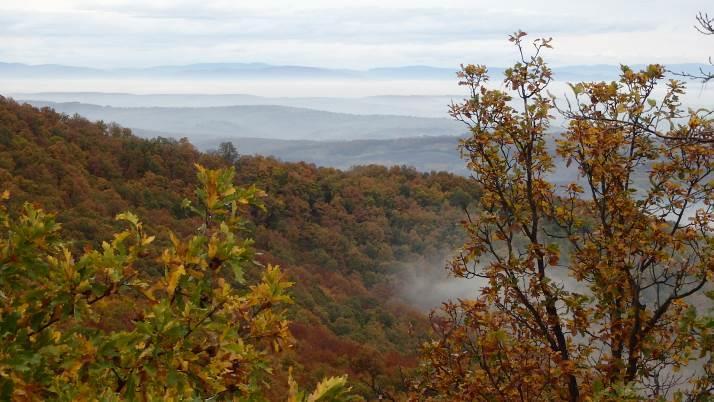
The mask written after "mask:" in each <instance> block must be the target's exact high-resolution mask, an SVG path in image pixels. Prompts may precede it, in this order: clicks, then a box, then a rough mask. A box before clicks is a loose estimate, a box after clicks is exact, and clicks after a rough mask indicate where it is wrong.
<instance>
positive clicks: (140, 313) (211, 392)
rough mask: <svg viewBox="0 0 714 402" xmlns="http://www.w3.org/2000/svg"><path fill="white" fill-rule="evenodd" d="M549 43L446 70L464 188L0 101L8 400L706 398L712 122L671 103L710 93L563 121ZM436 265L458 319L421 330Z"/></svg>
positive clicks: (617, 98) (398, 171) (593, 111)
mask: <svg viewBox="0 0 714 402" xmlns="http://www.w3.org/2000/svg"><path fill="white" fill-rule="evenodd" d="M698 23H699V24H700V25H701V26H700V28H701V29H702V30H703V32H709V33H714V31H713V30H712V29H711V28H712V25H711V24H712V19H711V18H709V17H708V16H706V15H705V14H701V15H700V18H699V19H698ZM707 30H709V31H707ZM554 43H557V42H554V41H553V40H552V39H550V38H538V39H533V38H532V37H530V36H527V35H526V34H525V33H523V32H520V31H519V32H516V33H514V34H513V35H511V36H510V37H509V42H508V46H511V47H513V55H514V59H515V63H514V64H513V65H512V66H511V67H509V68H507V69H505V70H504V72H503V80H502V81H501V78H500V77H501V75H500V74H498V75H494V74H492V73H490V72H489V68H487V67H486V66H484V65H474V64H468V65H463V66H462V69H461V71H459V72H458V74H457V77H456V79H457V80H458V82H459V85H460V86H461V88H462V89H463V90H464V91H463V93H464V100H463V101H461V102H454V103H453V104H452V105H451V106H450V107H449V111H448V114H449V116H450V117H451V118H452V119H453V120H454V121H456V122H459V125H460V127H462V128H463V130H464V132H466V133H467V135H466V136H464V137H463V138H462V139H461V141H460V142H459V144H458V147H457V146H456V144H455V146H454V149H453V152H454V154H459V155H460V157H461V158H462V160H463V164H464V166H465V167H466V169H467V171H468V174H467V175H455V174H451V173H446V172H439V171H431V172H422V171H418V170H416V169H414V168H412V167H409V166H391V167H386V166H380V165H376V164H375V165H365V166H356V167H352V168H350V169H344V170H339V169H335V168H330V167H321V166H316V165H314V164H310V163H305V162H295V163H289V162H284V161H280V160H278V159H275V158H272V157H266V156H257V155H252V156H251V155H241V143H240V141H235V143H233V142H222V143H221V144H220V146H218V147H217V148H216V149H212V150H210V151H206V152H202V151H199V150H198V149H197V148H196V147H195V146H194V145H192V144H191V142H189V141H188V140H187V139H186V138H183V139H174V138H167V137H163V136H155V137H153V138H141V137H139V136H136V135H135V134H134V133H132V130H130V129H128V128H124V127H122V126H120V125H118V124H116V123H106V122H104V121H96V122H95V121H90V120H88V119H86V118H84V117H82V116H80V115H72V116H70V115H67V114H61V113H58V112H56V111H55V110H53V109H52V108H49V107H43V108H37V107H33V106H31V105H29V104H27V103H21V102H17V101H15V100H13V99H11V98H9V97H0V199H1V200H0V205H1V206H0V300H2V303H0V400H20V401H25V400H27V401H34V400H188V399H191V400H240V401H263V400H266V401H267V400H270V401H296V402H297V401H300V402H302V401H323V402H328V401H352V400H369V401H371V400H392V401H573V402H575V401H622V400H643V401H665V400H675V401H709V400H712V395H714V358H713V356H712V351H713V348H714V333H713V332H712V331H714V315H713V313H714V305H713V304H712V302H713V301H714V287H713V286H712V281H713V280H714V233H713V232H714V200H713V198H712V196H713V195H714V189H713V187H714V117H713V116H712V113H714V112H712V111H710V110H707V109H689V108H687V105H685V104H684V103H683V102H682V98H683V97H684V96H685V94H686V91H687V90H688V89H687V82H685V81H684V80H685V78H686V79H697V80H700V81H707V80H710V79H711V75H710V73H708V70H702V71H701V74H697V73H691V74H689V77H685V76H682V75H676V74H673V73H677V72H676V71H675V72H672V71H669V70H667V68H666V66H663V65H659V64H653V65H648V66H645V67H644V68H642V69H634V68H630V67H627V66H622V67H621V70H620V75H619V77H618V78H617V79H616V80H614V81H586V82H580V83H572V84H570V89H571V92H570V93H569V94H568V95H566V96H565V97H561V98H558V99H556V98H555V97H554V96H553V95H552V94H551V92H550V91H549V88H550V85H551V84H552V81H553V80H554V79H555V78H556V77H555V76H554V73H553V70H552V69H551V67H549V64H548V62H547V60H548V53H549V52H550V51H551V49H552V47H553V46H555V45H554ZM697 82H699V81H697ZM689 85H690V86H691V85H692V84H691V81H690V82H689ZM499 88H500V89H499ZM556 120H558V121H563V122H565V123H564V124H558V125H556V124H554V122H555V121H556ZM565 169H568V170H569V171H570V172H572V174H571V175H570V176H567V177H572V178H573V179H572V180H565V181H564V180H563V179H562V177H565V176H564V173H563V172H564V171H565ZM444 266H445V271H446V273H448V275H449V278H450V279H449V282H448V283H449V285H453V287H451V288H448V287H447V289H455V287H458V288H459V289H462V290H463V289H468V293H467V294H468V296H466V297H464V293H463V292H461V291H460V292H459V293H448V291H447V292H445V293H444V292H442V293H443V294H442V293H438V295H437V296H438V297H439V298H440V302H441V303H440V304H438V305H436V306H428V307H427V308H425V307H424V305H423V304H420V303H419V302H418V301H419V300H424V299H426V298H427V296H432V297H433V296H434V294H436V293H437V290H436V287H429V285H434V282H435V281H437V280H444V278H443V276H442V275H440V274H441V273H442V272H443V271H444ZM414 278H417V279H418V280H417V279H414ZM437 278H438V279H437ZM417 282H422V283H424V282H425V283H426V287H424V285H423V284H422V285H420V286H421V287H420V288H419V289H426V290H419V291H414V289H413V288H414V287H415V286H417V285H416V283H417ZM420 292H428V293H430V295H427V294H419V293H420ZM440 292H441V291H440Z"/></svg>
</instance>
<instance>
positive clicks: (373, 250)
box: [0, 98, 478, 398]
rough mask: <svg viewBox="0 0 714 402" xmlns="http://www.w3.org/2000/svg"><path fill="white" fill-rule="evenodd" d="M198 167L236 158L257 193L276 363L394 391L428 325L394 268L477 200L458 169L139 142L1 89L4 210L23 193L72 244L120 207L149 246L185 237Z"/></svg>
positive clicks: (451, 226) (367, 391)
mask: <svg viewBox="0 0 714 402" xmlns="http://www.w3.org/2000/svg"><path fill="white" fill-rule="evenodd" d="M195 163H201V164H203V165H205V166H208V167H219V166H227V165H231V164H233V165H235V167H236V177H237V182H238V184H240V185H249V184H255V185H256V186H257V187H258V188H260V189H263V190H265V191H266V192H267V197H266V199H265V203H266V207H267V208H266V210H265V211H262V210H259V209H255V210H254V211H253V212H252V214H253V219H252V222H251V224H250V225H249V227H248V228H247V230H248V232H249V233H250V237H253V238H255V240H256V248H257V250H258V251H259V255H258V257H257V258H258V260H259V261H260V262H262V263H265V264H267V263H279V264H280V265H281V266H282V267H283V269H284V271H285V272H286V273H287V274H288V276H289V277H290V278H291V280H293V281H295V282H296V285H295V286H294V288H293V289H292V295H293V297H294V299H295V301H296V303H295V305H294V307H292V310H291V312H290V314H291V317H290V318H291V319H292V324H291V330H292V333H293V335H294V337H295V345H294V348H293V351H292V352H289V353H288V354H286V355H284V357H283V358H282V360H281V361H280V362H278V365H279V369H280V370H284V371H285V372H287V369H288V367H293V368H294V371H293V373H294V375H295V377H296V379H298V380H299V382H301V383H314V382H316V381H317V380H318V379H319V378H322V377H323V376H325V375H333V374H342V373H348V374H350V375H351V378H352V382H353V388H354V389H355V390H356V391H358V392H359V393H361V394H363V395H364V396H366V397H368V398H372V397H376V395H377V394H383V395H384V396H386V397H389V396H396V395H398V393H399V392H400V391H401V390H403V389H404V384H403V383H402V376H401V374H402V372H403V371H405V370H409V368H410V367H414V366H415V364H416V358H415V356H416V353H417V347H418V343H419V341H420V339H422V335H423V334H424V332H425V329H426V325H427V321H426V319H425V317H424V315H423V314H422V313H420V312H417V311H415V310H414V309H413V308H411V307H409V306H408V305H407V304H405V303H404V302H403V301H402V300H401V299H400V297H399V296H398V291H397V290H398V288H399V285H400V278H401V274H402V273H403V272H405V271H404V270H407V269H409V266H410V263H411V262H414V261H417V260H419V259H420V258H421V257H422V256H433V255H435V254H438V253H439V252H441V251H443V250H445V249H447V250H448V249H451V248H454V247H456V246H458V245H459V244H460V243H461V242H462V241H463V235H462V233H461V228H460V226H459V224H458V221H459V220H460V219H462V214H463V212H462V211H463V207H464V206H465V205H467V204H469V203H470V202H472V201H473V200H474V199H475V198H477V197H478V191H477V190H476V188H475V187H474V186H473V185H472V184H470V183H469V182H468V181H467V179H465V178H462V177H458V176H454V175H450V174H447V173H420V172H417V171H415V170H413V169H410V168H385V167H380V166H365V167H358V168H354V169H351V170H349V171H340V170H336V169H328V168H319V167H316V166H314V165H310V164H305V163H283V162H280V161H277V160H274V159H270V158H263V157H240V158H237V159H236V158H234V157H233V155H230V154H225V153H223V154H222V153H220V152H214V153H208V154H206V153H201V152H199V151H197V150H196V149H195V148H194V147H193V146H192V145H191V144H190V143H189V142H188V141H186V140H180V141H176V140H172V139H164V138H156V139H151V140H146V139H140V138H138V137H135V136H134V135H132V133H131V132H130V130H128V129H124V128H121V127H118V126H114V125H109V126H107V125H105V124H103V123H93V122H90V121H88V120H86V119H84V118H82V117H79V116H73V117H69V116H66V115H61V114H58V113H55V112H54V111H52V110H50V109H42V110H39V109H36V108H33V107H32V106H29V105H21V104H18V103H16V102H14V101H13V100H11V99H5V98H0V183H2V187H3V188H2V189H0V190H5V189H7V190H9V192H10V193H11V194H12V197H11V199H10V201H9V202H10V207H11V208H10V210H13V209H14V210H17V208H13V207H18V206H20V205H21V204H22V203H23V202H25V201H30V202H32V203H34V204H36V205H39V206H41V207H42V208H44V209H45V210H48V211H53V212H56V213H57V220H58V222H60V223H61V224H62V231H63V232H64V234H65V235H66V236H67V238H71V239H77V242H76V243H75V244H73V248H74V249H76V250H81V249H86V248H88V247H92V246H93V247H96V246H97V245H98V244H100V243H101V241H104V240H108V239H109V238H110V236H111V234H112V233H114V232H115V231H117V230H118V226H119V224H118V223H116V222H115V221H114V216H115V215H116V214H117V213H120V212H123V211H127V210H129V211H133V212H134V213H136V214H137V215H138V216H139V217H140V218H141V219H142V220H143V221H144V222H145V227H146V230H147V232H148V233H149V234H151V235H157V236H158V237H157V239H156V244H158V245H162V244H167V243H168V239H167V238H166V237H165V233H167V229H170V230H173V231H175V232H176V233H178V234H183V235H185V234H189V233H190V231H191V230H193V228H195V227H196V226H197V225H196V223H197V222H196V218H193V217H190V215H188V214H187V212H186V210H185V209H184V208H182V205H181V202H182V200H183V199H184V198H185V197H187V196H189V195H190V194H191V193H192V191H193V188H194V186H195V184H196V179H195V168H194V164H195ZM162 236H163V237H162ZM248 274H249V273H248ZM114 314H116V319H117V320H121V319H122V318H123V317H122V312H121V311H116V312H114ZM283 377H284V376H276V378H283ZM285 377H286V376H285ZM275 387H276V389H280V387H281V385H280V384H277V385H276V386H275Z"/></svg>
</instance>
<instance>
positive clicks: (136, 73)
mask: <svg viewBox="0 0 714 402" xmlns="http://www.w3.org/2000/svg"><path fill="white" fill-rule="evenodd" d="M632 67H633V68H640V67H642V65H634V66H632ZM667 67H668V68H669V69H670V70H672V71H675V72H690V73H698V72H699V69H700V68H704V69H705V70H706V69H707V68H708V67H710V66H707V65H705V64H672V65H668V66H667ZM457 70H458V66H454V67H453V68H443V67H431V66H401V67H381V68H372V69H368V70H355V69H333V68H322V67H310V66H297V65H271V64H265V63H200V64H187V65H176V66H156V67H147V68H118V69H98V68H89V67H75V66H65V65H58V64H41V65H29V64H22V63H2V62H0V75H2V77H3V78H78V79H86V78H184V79H216V78H224V79H271V80H275V79H375V80H453V79H454V75H455V73H456V71H457ZM503 71H504V69H503V68H499V67H496V68H491V72H492V73H493V74H494V75H500V74H503ZM554 72H555V77H556V79H558V80H561V81H570V80H582V79H587V80H607V79H613V78H615V77H617V74H618V72H619V66H616V65H604V64H603V65H576V66H563V67H555V68H554Z"/></svg>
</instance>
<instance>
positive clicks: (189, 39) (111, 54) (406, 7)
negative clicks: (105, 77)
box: [0, 0, 714, 69]
mask: <svg viewBox="0 0 714 402" xmlns="http://www.w3.org/2000/svg"><path fill="white" fill-rule="evenodd" d="M710 4H711V3H709V2H707V1H704V0H696V1H695V0H678V1H673V0H667V1H661V0H649V1H640V0H628V1H623V0H617V1H614V0H599V1H576V0H569V1H561V0H553V1H539V0H515V1H495V0H491V1H480V0H439V1H419V0H411V1H404V0H359V1H357V0H355V1H338V0H332V1H328V0H291V1H283V0H253V1H244V0H191V1H189V0H173V1H169V0H0V61H3V62H20V63H27V64H66V65H77V66H88V67H98V68H113V67H147V66H155V65H174V64H190V63H207V62H264V63H271V64H290V65H310V66H321V67H333V68H356V69H366V68H372V67H385V66H403V65H431V66H438V67H454V66H458V65H459V64H460V63H480V64H487V65H491V66H505V65H508V64H510V63H511V62H512V61H513V59H514V57H515V55H516V54H515V53H514V50H513V48H512V47H510V46H509V44H508V42H507V40H506V38H507V35H508V34H509V33H511V32H513V31H515V30H518V29H522V30H524V31H526V32H528V33H530V34H531V36H532V37H533V38H535V37H540V36H543V37H553V45H554V49H553V50H552V51H550V52H549V54H548V55H547V57H548V60H549V61H550V63H551V64H553V65H577V64H619V63H625V64H636V63H653V62H656V63H666V64H671V63H688V62H705V61H706V59H707V57H708V56H709V55H711V54H714V39H712V37H704V36H702V35H700V34H698V33H697V32H696V31H695V29H694V27H693V25H694V22H695V21H694V17H695V15H696V13H697V12H698V11H700V10H701V11H710V12H711V13H714V6H711V5H710ZM707 5H710V7H709V10H706V9H705V7H707Z"/></svg>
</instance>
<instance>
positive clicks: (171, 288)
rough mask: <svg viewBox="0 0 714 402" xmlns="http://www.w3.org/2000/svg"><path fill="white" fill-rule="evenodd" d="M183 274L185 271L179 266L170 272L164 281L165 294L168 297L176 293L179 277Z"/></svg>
mask: <svg viewBox="0 0 714 402" xmlns="http://www.w3.org/2000/svg"><path fill="white" fill-rule="evenodd" d="M185 274H186V269H185V268H184V267H183V265H179V266H178V267H177V268H176V269H174V270H172V271H171V273H170V274H169V277H168V279H167V280H166V283H167V284H166V292H167V293H168V294H169V297H172V296H173V295H174V292H175V291H176V286H178V282H179V280H180V279H181V276H183V275H185Z"/></svg>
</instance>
